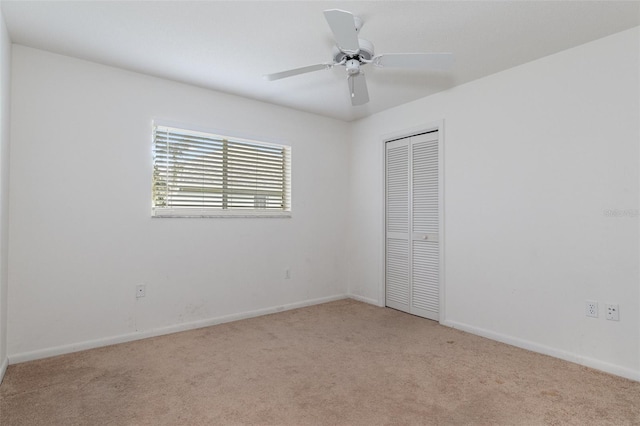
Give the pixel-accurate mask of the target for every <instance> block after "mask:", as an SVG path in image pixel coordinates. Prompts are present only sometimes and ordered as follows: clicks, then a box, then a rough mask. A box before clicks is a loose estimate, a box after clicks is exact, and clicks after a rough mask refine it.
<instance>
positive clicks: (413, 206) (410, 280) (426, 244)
mask: <svg viewBox="0 0 640 426" xmlns="http://www.w3.org/2000/svg"><path fill="white" fill-rule="evenodd" d="M439 158H440V156H439V143H438V133H437V132H431V133H425V134H421V135H416V136H412V137H409V138H404V139H400V140H396V141H393V142H388V143H387V144H386V265H385V266H386V268H385V271H386V282H385V285H386V304H387V306H389V307H391V308H395V309H399V310H402V311H405V312H409V313H412V314H415V315H419V316H422V317H425V318H429V319H433V320H438V319H439V311H440V309H439V307H440V267H439V265H440V242H439V240H440V235H439V229H440V217H439V209H440V205H439V200H440V193H439V187H440V185H439V182H440V176H439Z"/></svg>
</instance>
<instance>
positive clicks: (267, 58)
mask: <svg viewBox="0 0 640 426" xmlns="http://www.w3.org/2000/svg"><path fill="white" fill-rule="evenodd" d="M331 8H339V9H344V10H348V11H350V12H353V13H355V14H357V15H359V16H360V17H361V18H362V19H363V20H364V26H363V28H362V30H361V31H360V37H362V38H365V39H368V40H370V41H372V42H373V43H374V45H375V49H376V54H379V53H395V52H399V53H404V52H453V53H454V54H455V55H456V65H455V68H454V70H453V71H451V72H448V73H436V72H425V71H415V70H414V71H406V70H391V69H376V68H371V66H367V67H366V68H365V72H366V76H367V83H368V87H369V95H370V98H371V102H370V103H368V104H366V105H363V106H359V107H353V106H351V102H350V99H349V92H348V89H347V84H346V73H345V70H344V68H342V67H336V68H334V69H332V70H323V71H317V72H314V73H310V74H304V75H300V76H296V77H291V78H288V79H284V80H278V81H273V82H269V81H266V80H263V79H262V78H261V76H262V75H263V74H268V73H273V72H278V71H283V70H287V69H290V68H297V67H301V66H305V65H312V64H317V63H324V62H331V59H332V58H331V47H332V45H333V43H332V35H331V31H330V29H329V27H328V25H327V23H326V21H325V19H324V16H323V14H322V11H323V10H325V9H331ZM2 10H3V14H4V17H5V21H6V24H7V28H8V30H9V34H10V37H11V39H12V40H13V42H14V43H19V44H23V45H26V46H31V47H36V48H39V49H44V50H49V51H52V52H56V53H61V54H63V55H69V56H74V57H78V58H83V59H87V60H90V61H95V62H99V63H102V64H106V65H112V66H116V67H121V68H125V69H129V70H133V71H138V72H142V73H146V74H150V75H154V76H158V77H163V78H168V79H171V80H176V81H181V82H185V83H189V84H194V85H197V86H201V87H205V88H210V89H214V90H218V91H222V92H227V93H232V94H236V95H240V96H244V97H248V98H253V99H258V100H261V101H265V102H270V103H274V104H278V105H284V106H288V107H292V108H295V109H299V110H303V111H308V112H311V113H316V114H321V115H325V116H329V117H334V118H337V119H340V120H345V121H351V120H355V119H358V118H361V117H365V116H367V115H370V114H372V113H375V112H378V111H382V110H385V109H388V108H391V107H394V106H396V105H400V104H403V103H406V102H409V101H412V100H415V99H418V98H421V97H424V96H427V95H430V94H432V93H435V92H438V91H441V90H445V89H448V88H451V87H453V86H456V85H459V84H462V83H465V82H468V81H471V80H474V79H477V78H480V77H483V76H486V75H489V74H492V73H495V72H498V71H501V70H504V69H507V68H511V67H513V66H516V65H519V64H522V63H525V62H529V61H531V60H534V59H537V58H540V57H543V56H546V55H549V54H552V53H555V52H558V51H561V50H564V49H567V48H570V47H573V46H576V45H579V44H583V43H586V42H588V41H591V40H595V39H597V38H601V37H604V36H606V35H609V34H613V33H616V32H619V31H622V30H625V29H628V28H631V27H634V26H637V25H640V2H637V1H631V2H629V1H627V2H617V1H531V2H530V1H509V2H505V1H498V2H495V1H494V2H488V1H465V2H459V1H417V2H416V1H374V2H370V1H352V2H325V1H323V2H320V1H290V2H279V1H278V2H275V1H258V2H245V1H199V2H190V1H162V2H139V1H124V2H120V1H119V2H115V1H79V2H72V1H45V2H33V1H7V0H3V1H2Z"/></svg>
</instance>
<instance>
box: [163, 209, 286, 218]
mask: <svg viewBox="0 0 640 426" xmlns="http://www.w3.org/2000/svg"><path fill="white" fill-rule="evenodd" d="M151 217H152V218H154V219H163V218H168V219H171V218H196V219H197V218H200V219H204V218H275V219H280V218H284V219H286V218H291V212H290V211H288V212H282V211H275V212H270V211H237V210H236V211H217V212H212V211H185V210H182V211H179V210H175V209H171V210H168V211H152V212H151Z"/></svg>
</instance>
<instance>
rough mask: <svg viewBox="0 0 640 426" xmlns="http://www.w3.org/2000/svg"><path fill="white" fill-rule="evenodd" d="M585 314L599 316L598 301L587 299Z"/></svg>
mask: <svg viewBox="0 0 640 426" xmlns="http://www.w3.org/2000/svg"><path fill="white" fill-rule="evenodd" d="M585 314H586V315H587V316H588V317H593V318H598V302H595V301H593V300H587V304H586V305H585Z"/></svg>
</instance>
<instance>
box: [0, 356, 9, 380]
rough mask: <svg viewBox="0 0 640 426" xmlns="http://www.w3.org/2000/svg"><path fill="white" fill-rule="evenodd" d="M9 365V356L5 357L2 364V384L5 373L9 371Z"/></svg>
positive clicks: (0, 372) (0, 375)
mask: <svg viewBox="0 0 640 426" xmlns="http://www.w3.org/2000/svg"><path fill="white" fill-rule="evenodd" d="M8 366H9V358H5V359H4V360H3V361H2V364H0V384H2V379H4V373H6V372H7V367H8Z"/></svg>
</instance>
